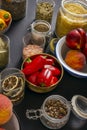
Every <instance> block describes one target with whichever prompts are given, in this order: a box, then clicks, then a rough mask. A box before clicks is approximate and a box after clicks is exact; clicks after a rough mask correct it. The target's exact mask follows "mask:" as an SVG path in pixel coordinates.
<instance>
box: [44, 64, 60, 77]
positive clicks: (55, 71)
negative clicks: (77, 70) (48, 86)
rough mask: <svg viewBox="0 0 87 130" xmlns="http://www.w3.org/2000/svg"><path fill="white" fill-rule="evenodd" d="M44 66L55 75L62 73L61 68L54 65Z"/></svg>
mask: <svg viewBox="0 0 87 130" xmlns="http://www.w3.org/2000/svg"><path fill="white" fill-rule="evenodd" d="M44 68H47V69H49V70H50V71H51V72H52V74H53V75H55V76H59V75H60V74H61V71H60V69H58V68H57V67H55V66H53V65H44Z"/></svg>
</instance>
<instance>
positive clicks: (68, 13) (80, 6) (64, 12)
mask: <svg viewBox="0 0 87 130" xmlns="http://www.w3.org/2000/svg"><path fill="white" fill-rule="evenodd" d="M78 27H81V28H83V29H85V31H87V1H86V0H83V1H82V0H75V1H73V0H62V2H61V6H60V8H59V11H58V15H57V20H56V27H55V33H56V35H57V36H58V37H59V38H60V37H62V36H64V35H66V34H67V33H68V32H69V31H71V30H72V29H75V28H78Z"/></svg>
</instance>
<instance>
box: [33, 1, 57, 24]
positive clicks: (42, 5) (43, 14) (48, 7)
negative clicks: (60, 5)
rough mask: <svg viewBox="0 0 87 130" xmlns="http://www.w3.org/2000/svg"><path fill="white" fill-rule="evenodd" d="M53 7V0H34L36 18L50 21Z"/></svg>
mask: <svg viewBox="0 0 87 130" xmlns="http://www.w3.org/2000/svg"><path fill="white" fill-rule="evenodd" d="M54 7H55V2H54V0H36V20H46V21H47V22H49V23H51V21H52V16H53V11H54Z"/></svg>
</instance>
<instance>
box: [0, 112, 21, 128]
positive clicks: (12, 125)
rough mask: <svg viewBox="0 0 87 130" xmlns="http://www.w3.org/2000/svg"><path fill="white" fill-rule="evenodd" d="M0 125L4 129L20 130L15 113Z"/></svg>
mask: <svg viewBox="0 0 87 130" xmlns="http://www.w3.org/2000/svg"><path fill="white" fill-rule="evenodd" d="M1 127H2V128H5V129H6V130H20V126H19V121H18V119H17V115H16V114H15V113H13V115H12V118H11V119H10V121H9V122H7V123H6V124H5V125H2V126H1Z"/></svg>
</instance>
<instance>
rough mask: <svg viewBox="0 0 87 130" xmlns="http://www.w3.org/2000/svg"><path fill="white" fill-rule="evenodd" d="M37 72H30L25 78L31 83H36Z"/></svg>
mask: <svg viewBox="0 0 87 130" xmlns="http://www.w3.org/2000/svg"><path fill="white" fill-rule="evenodd" d="M38 74H39V72H38V71H37V72H35V73H33V74H31V75H30V76H28V77H27V80H28V81H29V82H31V83H32V84H35V85H38V83H37V77H38Z"/></svg>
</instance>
